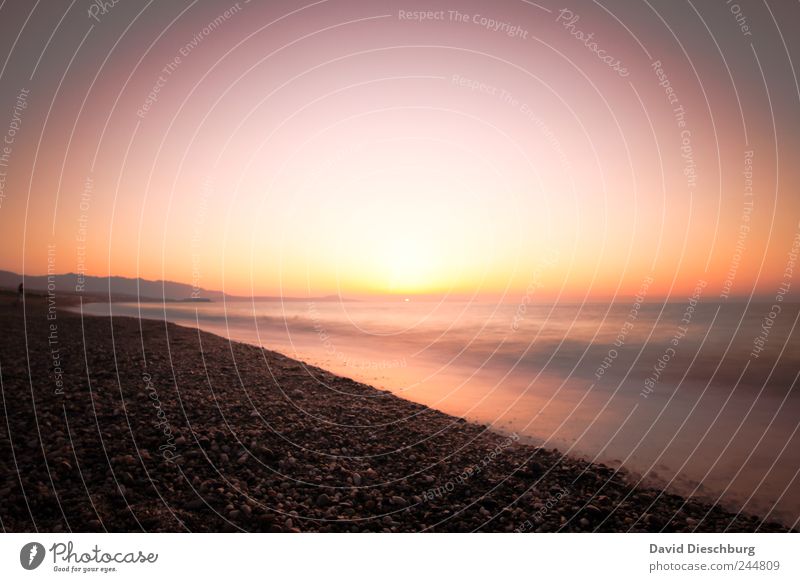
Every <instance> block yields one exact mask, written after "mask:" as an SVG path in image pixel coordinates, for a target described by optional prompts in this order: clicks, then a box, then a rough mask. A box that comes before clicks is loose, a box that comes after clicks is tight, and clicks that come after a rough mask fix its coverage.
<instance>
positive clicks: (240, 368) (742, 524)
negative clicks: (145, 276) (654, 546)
mask: <svg viewBox="0 0 800 582" xmlns="http://www.w3.org/2000/svg"><path fill="white" fill-rule="evenodd" d="M0 300H2V304H0V320H2V322H3V327H4V328H5V329H7V330H8V331H7V333H6V334H4V337H3V339H2V340H0V341H2V342H3V343H2V350H0V365H2V368H1V369H0V371H1V373H2V381H3V396H4V400H3V408H4V415H7V418H8V420H9V425H10V427H11V431H10V434H9V431H8V428H7V427H6V426H3V428H2V429H0V469H2V475H3V476H2V480H0V517H1V518H2V523H3V527H4V529H5V530H6V531H33V530H40V531H104V530H107V531H276V532H277V531H292V532H294V531H354V532H355V531H397V532H400V531H402V532H411V531H439V532H441V531H500V532H515V531H517V532H528V531H583V532H591V531H606V532H607V531H614V532H623V531H648V532H656V531H703V532H713V531H737V532H744V531H785V530H786V528H785V527H784V526H782V525H780V524H778V523H775V522H769V523H763V522H761V520H760V519H759V518H757V517H754V516H749V515H737V514H734V513H731V512H728V511H725V510H724V509H722V508H720V507H718V506H714V507H712V506H710V505H708V504H706V503H704V502H702V501H699V500H697V499H684V498H682V497H680V496H678V495H674V494H671V493H666V492H663V491H661V490H659V489H655V488H648V487H642V486H639V487H633V486H632V484H631V483H630V479H629V475H628V473H627V472H626V471H624V470H616V469H613V468H611V467H608V466H607V465H604V464H599V463H597V464H592V463H589V462H588V461H586V460H584V459H581V458H577V457H571V456H563V455H562V454H561V453H560V452H558V451H557V450H555V449H542V448H538V447H535V446H532V445H528V444H524V443H523V442H522V440H521V439H520V438H519V437H516V438H514V436H513V435H511V436H510V435H506V434H503V433H501V432H497V431H494V430H492V429H489V428H488V427H486V426H483V425H478V424H473V423H470V422H467V421H466V420H464V419H462V418H457V417H455V416H451V415H447V414H445V413H443V412H440V411H438V410H435V409H432V408H429V407H427V406H425V405H422V404H417V403H414V402H412V401H409V400H405V399H403V398H401V397H399V396H396V395H394V394H392V393H391V392H388V391H384V390H379V389H377V388H374V387H372V386H368V385H366V384H362V383H360V382H356V381H354V380H351V379H349V378H344V377H341V376H336V375H334V374H331V373H330V372H327V371H325V370H322V369H320V368H316V367H314V366H309V365H307V364H304V363H303V362H300V361H297V360H293V359H291V358H288V357H286V356H283V355H281V354H278V353H276V352H272V351H270V350H267V349H262V348H259V347H256V346H253V345H250V344H245V343H239V342H233V341H229V340H228V339H226V338H224V337H222V336H217V335H214V334H211V333H208V332H203V331H200V330H197V329H192V328H188V327H182V326H179V325H177V324H172V323H164V322H159V321H156V320H140V319H135V318H118V317H115V318H114V320H113V322H112V321H111V319H110V318H107V317H100V316H85V317H84V319H83V326H81V316H80V315H79V314H75V313H72V312H70V311H65V310H63V309H57V310H56V316H55V317H54V318H53V319H50V320H48V319H47V316H46V314H47V305H46V302H45V301H41V300H40V299H38V298H36V297H33V296H31V297H30V298H26V302H27V304H26V306H27V315H28V321H27V342H23V341H21V340H22V339H23V338H24V337H26V336H25V331H24V329H25V324H24V323H23V320H22V317H21V309H20V308H17V307H14V306H12V305H10V300H11V299H10V296H8V295H6V296H0ZM63 306H64V305H61V307H63ZM54 324H55V326H56V330H55V331H56V342H57V343H56V344H55V345H56V346H57V349H58V360H59V361H58V364H59V367H60V368H61V371H62V374H63V375H62V382H63V386H62V390H61V391H60V392H59V391H58V390H57V386H56V385H55V377H54V374H53V368H54V365H53V362H54V360H53V351H52V350H53V348H54V344H53V343H52V341H51V340H52V333H53V328H52V327H51V326H52V325H54ZM167 336H168V337H167ZM112 342H113V346H114V347H112ZM26 344H27V345H26ZM84 344H85V349H84ZM26 352H27V358H28V360H27V361H28V362H29V364H30V371H31V375H32V386H31V385H30V383H29V381H28V372H27V369H28V368H27V367H25V359H26ZM87 364H88V370H87ZM87 377H88V378H89V381H90V382H89V383H88V384H87ZM90 387H91V389H89V388H90ZM31 394H33V396H34V401H32V400H31ZM10 395H15V396H14V397H13V398H11V397H10ZM34 402H35V410H36V414H35V416H34V413H33V410H34ZM39 433H40V434H41V440H40V439H39V437H38V434H39ZM16 466H19V468H20V471H19V473H20V475H19V478H18V475H17V473H16V471H15V470H14V469H13V468H14V467H16Z"/></svg>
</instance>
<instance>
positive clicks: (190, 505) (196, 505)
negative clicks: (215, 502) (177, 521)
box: [183, 498, 205, 509]
mask: <svg viewBox="0 0 800 582" xmlns="http://www.w3.org/2000/svg"><path fill="white" fill-rule="evenodd" d="M183 507H184V508H185V509H200V508H202V507H205V503H203V500H202V499H200V498H195V499H190V500H189V501H187V502H186V503H184V504H183Z"/></svg>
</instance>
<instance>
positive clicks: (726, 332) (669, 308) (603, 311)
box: [81, 298, 800, 526]
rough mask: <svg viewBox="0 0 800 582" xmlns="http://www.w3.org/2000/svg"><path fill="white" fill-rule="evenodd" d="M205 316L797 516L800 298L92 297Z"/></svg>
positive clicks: (238, 332)
mask: <svg viewBox="0 0 800 582" xmlns="http://www.w3.org/2000/svg"><path fill="white" fill-rule="evenodd" d="M81 309H82V310H83V312H84V313H85V314H94V315H112V316H133V317H143V318H147V319H157V320H166V321H170V322H174V323H177V324H180V325H184V326H189V327H196V328H199V329H202V330H205V331H209V332H212V333H215V334H218V335H221V336H224V337H226V338H229V339H231V340H235V341H241V342H247V343H250V344H255V345H258V346H263V347H264V348H267V349H270V350H274V351H277V352H281V353H283V354H285V355H287V356H290V357H293V358H297V359H299V360H301V361H303V362H307V363H309V364H311V365H313V366H317V367H321V368H324V369H326V370H329V371H331V372H334V373H336V374H338V375H342V376H347V377H349V378H353V379H355V380H358V381H360V382H363V383H366V384H370V385H373V386H375V387H378V388H381V389H386V390H390V391H391V392H393V393H395V394H397V395H398V396H401V397H403V398H407V399H409V400H412V401H415V402H419V403H422V404H425V405H428V406H431V407H434V408H438V409H440V410H442V411H444V412H447V413H450V414H454V415H458V416H462V417H464V418H467V419H468V420H471V421H475V422H479V423H483V424H486V425H488V426H491V427H492V428H493V429H495V430H498V431H500V432H504V433H516V434H517V435H519V436H520V437H522V438H524V439H525V440H526V441H528V442H530V443H533V444H536V445H538V446H543V447H547V448H556V449H558V450H559V451H561V452H562V453H564V454H566V455H572V456H581V457H584V458H586V459H589V460H593V461H598V462H603V463H606V464H609V465H611V466H614V467H624V468H625V469H626V470H627V471H628V472H629V473H630V474H631V476H632V478H634V479H636V480H642V481H643V482H644V483H645V484H647V485H651V486H656V487H659V488H665V489H667V490H668V491H672V492H675V493H678V494H680V495H684V496H693V497H699V498H701V499H703V500H706V501H708V502H710V503H719V504H720V505H722V506H724V507H726V508H727V509H729V510H733V511H744V512H747V513H754V514H757V515H759V516H762V517H765V518H768V519H770V520H776V521H780V522H782V523H784V524H786V525H789V526H796V525H797V524H798V519H800V481H798V473H800V434H798V428H799V427H800V387H798V375H800V332H799V331H798V329H797V323H798V316H800V304H791V303H786V304H783V303H778V304H772V303H759V302H751V303H745V302H728V303H714V302H708V301H705V300H704V301H696V300H694V299H692V298H687V299H686V300H683V301H677V302H666V303H663V302H662V303H658V302H655V301H648V302H637V301H636V300H626V301H617V302H614V303H554V304H538V303H533V302H526V301H521V302H519V303H514V302H507V301H505V302H496V303H495V302H486V301H483V302H475V301H417V300H414V299H413V298H412V299H409V300H403V299H400V300H397V301H395V300H393V301H325V300H308V301H305V300H293V301H280V300H275V301H219V302H207V303H180V302H172V303H146V302H142V303H110V304H109V303H90V304H86V305H83V306H82V308H81Z"/></svg>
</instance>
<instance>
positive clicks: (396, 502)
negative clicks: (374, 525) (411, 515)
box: [389, 495, 408, 507]
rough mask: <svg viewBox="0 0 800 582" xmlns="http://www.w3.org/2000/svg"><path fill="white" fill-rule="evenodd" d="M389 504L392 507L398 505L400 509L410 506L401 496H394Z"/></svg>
mask: <svg viewBox="0 0 800 582" xmlns="http://www.w3.org/2000/svg"><path fill="white" fill-rule="evenodd" d="M389 503H391V504H392V505H397V506H398V507H405V506H406V505H408V502H407V501H406V500H405V499H403V498H402V497H400V496H399V495H393V496H392V498H391V499H390V500H389Z"/></svg>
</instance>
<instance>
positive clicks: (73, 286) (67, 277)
mask: <svg viewBox="0 0 800 582" xmlns="http://www.w3.org/2000/svg"><path fill="white" fill-rule="evenodd" d="M22 282H23V276H22V275H19V274H17V273H12V272H11V271H0V288H3V287H5V288H8V289H12V290H16V288H17V286H18V285H19V284H20V283H22ZM52 282H53V283H54V284H55V292H56V293H57V294H58V293H62V294H70V295H84V296H92V297H94V298H97V297H98V296H102V297H109V296H110V298H111V300H112V301H123V300H131V299H133V300H135V299H137V298H138V299H144V300H148V301H163V300H166V301H221V300H222V299H223V298H224V299H225V300H226V301H251V300H254V299H255V300H257V301H343V299H342V298H341V297H339V296H338V295H328V296H325V297H275V296H257V297H243V296H238V295H230V294H227V293H223V292H222V291H213V290H209V289H195V288H194V287H192V286H191V285H187V284H186V283H176V282H174V281H149V280H147V279H141V278H130V277H94V276H89V275H86V276H84V277H83V280H82V281H79V277H78V275H77V274H76V273H65V274H62V275H53V276H52ZM24 283H25V289H27V290H30V291H46V290H47V285H48V283H49V281H48V276H47V275H25V276H24Z"/></svg>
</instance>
